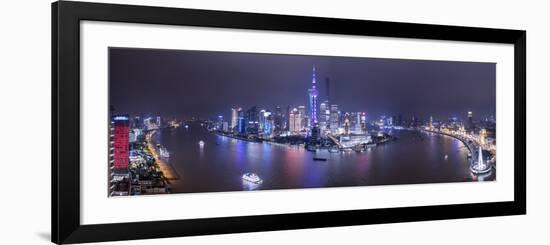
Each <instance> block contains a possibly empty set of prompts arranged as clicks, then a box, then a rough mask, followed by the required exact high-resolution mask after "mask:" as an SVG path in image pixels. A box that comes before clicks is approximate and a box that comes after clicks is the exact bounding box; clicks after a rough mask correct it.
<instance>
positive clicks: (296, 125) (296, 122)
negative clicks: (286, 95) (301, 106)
mask: <svg viewBox="0 0 550 245" xmlns="http://www.w3.org/2000/svg"><path fill="white" fill-rule="evenodd" d="M288 130H289V131H290V132H291V133H298V132H300V131H301V130H302V118H301V116H300V112H298V109H296V108H294V109H292V111H290V113H289V114H288Z"/></svg>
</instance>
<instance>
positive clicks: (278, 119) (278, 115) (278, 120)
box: [273, 106, 284, 132]
mask: <svg viewBox="0 0 550 245" xmlns="http://www.w3.org/2000/svg"><path fill="white" fill-rule="evenodd" d="M283 118H284V117H283V110H282V109H281V107H280V106H277V107H275V115H274V116H273V122H274V125H273V126H274V129H273V130H274V131H277V132H280V131H282V130H283Z"/></svg>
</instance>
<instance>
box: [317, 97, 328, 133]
mask: <svg viewBox="0 0 550 245" xmlns="http://www.w3.org/2000/svg"><path fill="white" fill-rule="evenodd" d="M327 112H328V113H327ZM329 115H330V111H329V109H328V101H325V102H322V103H321V104H319V127H320V128H321V129H326V128H327V125H328V122H329V120H330V119H329Z"/></svg>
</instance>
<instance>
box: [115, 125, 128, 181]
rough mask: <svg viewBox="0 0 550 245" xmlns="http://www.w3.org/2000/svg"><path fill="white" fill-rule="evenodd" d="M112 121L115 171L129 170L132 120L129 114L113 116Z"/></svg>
mask: <svg viewBox="0 0 550 245" xmlns="http://www.w3.org/2000/svg"><path fill="white" fill-rule="evenodd" d="M112 121H113V126H114V139H113V141H114V142H113V166H114V169H115V172H122V173H123V172H127V171H128V162H129V151H130V149H129V148H130V145H129V136H130V132H129V130H130V127H129V126H130V121H129V119H128V116H127V115H116V116H113V118H112Z"/></svg>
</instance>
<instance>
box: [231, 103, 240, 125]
mask: <svg viewBox="0 0 550 245" xmlns="http://www.w3.org/2000/svg"><path fill="white" fill-rule="evenodd" d="M239 110H240V108H239V109H237V108H231V124H230V125H229V127H231V130H235V127H237V121H238V111H239Z"/></svg>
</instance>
